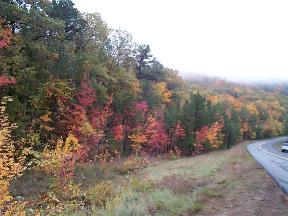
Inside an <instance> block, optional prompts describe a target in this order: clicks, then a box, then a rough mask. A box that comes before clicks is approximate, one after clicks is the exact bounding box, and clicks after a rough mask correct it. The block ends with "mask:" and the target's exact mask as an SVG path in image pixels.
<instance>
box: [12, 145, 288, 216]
mask: <svg viewBox="0 0 288 216" xmlns="http://www.w3.org/2000/svg"><path fill="white" fill-rule="evenodd" d="M133 161H134V160H133ZM133 161H132V162H133ZM135 164H136V165H137V166H136V165H135ZM139 168H140V167H139V166H138V163H134V162H133V163H131V160H130V161H129V163H128V165H127V164H126V165H125V166H124V167H121V166H120V165H119V164H118V165H117V164H116V166H114V165H113V164H106V165H102V166H99V165H97V164H90V165H83V166H79V167H78V168H77V172H76V173H77V176H76V177H75V180H76V182H78V183H81V184H82V187H81V188H82V190H84V191H85V193H84V194H85V195H84V196H83V202H84V204H85V205H86V206H85V205H84V207H85V208H84V207H83V206H82V207H81V205H78V207H77V208H76V210H75V208H73V207H71V208H66V209H65V211H64V212H62V213H61V214H59V213H57V215H86V214H87V212H86V211H87V209H88V210H89V214H90V215H111V216H112V215H113V216H114V215H119V216H120V215H125V216H126V215H127V216H129V215H131V216H135V215H139V216H140V215H158V216H160V215H168V216H169V215H171V216H172V215H173V216H174V215H182V216H188V215H205V216H206V215H207V216H212V215H213V216H214V215H227V216H229V215H231V216H232V215H233V216H234V215H237V216H238V215H239V216H241V215H243V216H244V215H245V216H250V215H251V216H252V215H253V216H254V215H259V216H260V215H261V216H262V215H263V216H270V215H280V216H281V215H288V208H287V206H288V201H287V196H286V195H285V194H284V193H283V192H282V191H281V189H280V188H279V187H278V186H277V185H276V184H275V183H274V181H273V180H272V179H271V178H270V176H268V175H267V174H266V173H265V171H264V170H263V169H262V168H260V167H259V166H258V165H257V163H256V162H255V161H254V160H253V159H252V158H251V157H250V155H249V154H248V152H247V150H246V144H245V143H242V144H239V145H237V146H235V147H233V148H232V149H230V150H223V151H217V152H212V153H208V154H205V155H200V156H197V157H193V158H182V159H178V160H173V161H163V160H162V161H161V160H158V161H154V162H153V163H152V164H150V165H149V166H148V167H147V168H144V169H142V168H143V166H142V167H141V169H139ZM35 175H36V176H33V175H32V176H31V175H30V176H29V175H28V176H27V175H26V176H23V177H22V180H21V181H23V182H24V183H25V184H24V186H25V185H27V184H29V179H31V178H32V179H33V181H34V184H35V187H31V188H30V189H25V188H24V189H23V184H16V186H17V187H16V189H15V194H16V195H17V194H20V195H23V196H24V197H28V198H30V197H33V196H32V194H34V195H39V192H41V188H42V187H43V189H42V190H43V191H42V192H43V193H44V192H45V191H47V190H49V185H50V184H51V183H50V182H51V181H52V180H53V179H52V180H51V179H46V178H45V177H41V175H40V174H39V175H38V174H35ZM34 178H37V180H38V181H37V182H36V183H35V179H34ZM33 188H34V189H33ZM38 190H39V191H38ZM42 192H41V193H42ZM41 193H40V194H41ZM79 202H80V201H79ZM76 204H77V203H76ZM68 206H69V205H68ZM79 206H80V207H79ZM77 209H78V210H77ZM50 215H54V213H53V212H51V211H50ZM55 215H56V214H55Z"/></svg>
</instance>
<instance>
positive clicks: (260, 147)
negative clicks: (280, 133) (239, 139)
mask: <svg viewBox="0 0 288 216" xmlns="http://www.w3.org/2000/svg"><path fill="white" fill-rule="evenodd" d="M264 144H266V142H265V143H262V144H261V143H259V144H258V146H257V147H258V148H259V149H260V150H262V151H264V152H266V153H267V154H269V155H273V156H275V157H278V158H281V159H283V160H286V161H288V158H285V157H282V156H280V155H277V154H274V153H271V152H269V151H268V150H266V149H264V148H263V147H262V145H264Z"/></svg>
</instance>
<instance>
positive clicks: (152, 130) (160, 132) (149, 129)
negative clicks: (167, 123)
mask: <svg viewBox="0 0 288 216" xmlns="http://www.w3.org/2000/svg"><path fill="white" fill-rule="evenodd" d="M145 135H146V140H147V144H146V146H145V147H146V149H147V150H148V151H149V152H150V153H156V154H158V153H160V151H161V150H163V148H164V146H165V145H167V144H168V143H169V138H168V135H167V133H166V131H165V127H164V124H163V122H162V121H160V120H157V119H156V118H155V117H152V116H148V119H147V122H146V124H145Z"/></svg>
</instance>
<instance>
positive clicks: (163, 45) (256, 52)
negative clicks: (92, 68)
mask: <svg viewBox="0 0 288 216" xmlns="http://www.w3.org/2000/svg"><path fill="white" fill-rule="evenodd" d="M74 2H75V4H76V6H77V7H78V8H79V9H80V10H81V11H82V12H96V11H97V12H100V13H101V15H102V17H103V19H104V20H105V21H106V22H107V23H108V25H109V26H111V27H113V28H122V29H125V30H127V31H128V32H130V33H131V34H132V35H133V37H134V40H135V41H136V42H139V43H146V44H149V45H150V46H151V49H152V53H153V54H154V55H155V56H156V57H157V58H158V59H159V60H160V61H161V62H162V63H163V64H164V65H165V66H167V67H170V68H174V69H177V70H179V71H180V74H182V75H183V76H184V77H189V76H190V75H191V74H200V75H212V76H217V77H222V78H225V79H228V80H231V81H241V82H277V81H283V80H286V81H288V76H287V72H288V61H287V60H288V28H287V20H288V13H287V11H288V1H284V0H283V1H281V0H277V1H272V0H271V1H266V0H242V1H231V0H218V1H215V0H201V1H193V0H177V1H175V0H157V1H155V0H146V1H135V0H75V1H74Z"/></svg>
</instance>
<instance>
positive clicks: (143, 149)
mask: <svg viewBox="0 0 288 216" xmlns="http://www.w3.org/2000/svg"><path fill="white" fill-rule="evenodd" d="M168 48H169V44H168V45H167V50H168V51H169V49H168ZM287 95H288V91H287V86H286V87H285V85H274V86H272V87H271V86H270V87H267V86H257V88H256V87H255V86H247V85H239V84H235V83H227V82H224V81H222V80H217V79H212V80H210V79H206V78H205V79H204V80H197V79H196V78H193V79H192V80H190V81H188V82H187V81H184V80H183V79H182V78H181V76H180V75H179V73H178V71H176V70H173V69H170V68H167V67H165V66H164V65H163V64H161V62H160V61H159V60H157V58H156V57H154V56H153V55H152V52H151V50H150V46H149V45H147V44H138V43H136V42H135V41H133V39H132V36H131V35H130V34H129V33H128V32H126V31H123V30H120V29H111V28H110V27H109V26H107V24H106V23H105V21H104V20H103V19H102V18H101V15H100V14H98V13H92V14H82V13H80V11H79V10H78V9H77V8H75V6H74V4H73V2H72V1H71V0H52V1H43V0H33V1H30V0H29V1H28V0H17V1H16V0H0V101H1V105H0V191H1V193H0V214H1V215H17V214H19V215H21V214H25V213H26V214H28V215H29V214H30V215H33V214H36V215H39V214H40V215H41V214H42V215H47V214H51V215H61V214H63V215H65V214H66V215H73V214H74V213H75V214H78V215H79V214H88V215H89V214H92V213H93V214H94V213H95V214H96V212H97V214H100V215H101V214H102V215H117V214H119V215H129V214H130V215H137V214H138V215H141V214H142V215H145V214H146V215H147V214H148V215H149V214H152V215H153V214H154V215H157V214H158V215H161V214H162V215H163V214H164V215H167V214H168V215H173V214H174V215H175V214H178V213H179V212H182V213H183V214H184V215H185V214H187V215H189V214H192V213H197V212H198V211H202V210H203V209H204V210H205V208H206V205H205V202H203V200H202V199H201V196H203V197H204V198H203V199H206V198H205V197H216V198H218V197H222V196H223V190H224V189H223V188H220V189H217V187H216V186H217V185H218V186H219V185H220V186H221V187H222V185H223V186H224V185H227V184H228V186H229V183H226V180H225V179H224V180H221V179H220V180H219V181H220V182H221V181H224V183H222V184H217V182H214V180H211V179H210V178H212V176H213V177H215V178H216V175H217V173H218V172H221V170H222V169H223V167H225V166H230V165H231V164H229V160H230V156H229V152H230V151H227V153H226V152H225V151H222V150H224V149H230V148H231V147H233V146H234V145H235V144H236V143H237V142H240V141H242V140H253V139H260V138H267V137H274V136H278V135H283V134H287V133H288V115H287V110H288V104H287V101H288V96H287ZM212 151H217V152H215V153H212V154H209V155H207V156H205V157H204V156H199V157H198V158H199V159H194V158H191V159H188V158H189V157H194V156H196V155H202V154H203V153H208V152H212ZM179 158H183V159H179ZM172 159H179V160H172ZM159 160H160V162H159ZM162 160H171V161H169V162H164V163H162V162H163V161H162ZM231 160H232V159H231ZM235 160H236V159H235ZM238 162H239V161H238ZM238 162H237V163H238ZM158 163H159V164H158ZM230 163H232V161H231V162H230ZM233 163H234V162H233ZM235 163H236V162H235ZM239 163H240V164H242V163H244V162H239ZM154 166H155V167H154ZM235 166H236V165H235ZM146 167H147V168H146ZM157 167H158V168H159V170H156V168H157ZM160 168H161V169H160ZM140 170H141V171H140ZM141 175H142V176H141ZM223 175H224V174H223ZM227 178H228V177H227ZM227 181H228V180H227ZM228 182H229V181H228ZM177 184H178V185H177ZM183 185H184V186H185V188H186V189H184V188H181V186H183ZM186 186H187V187H186ZM208 186H209V187H208ZM220 186H219V187H220ZM228 186H227V187H228ZM222 189H223V190H222ZM224 191H225V190H224ZM164 198H165V203H163V199H164ZM140 204H141V205H140ZM129 211H130V212H129ZM131 211H132V212H131Z"/></svg>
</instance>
